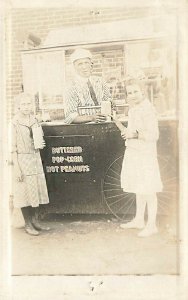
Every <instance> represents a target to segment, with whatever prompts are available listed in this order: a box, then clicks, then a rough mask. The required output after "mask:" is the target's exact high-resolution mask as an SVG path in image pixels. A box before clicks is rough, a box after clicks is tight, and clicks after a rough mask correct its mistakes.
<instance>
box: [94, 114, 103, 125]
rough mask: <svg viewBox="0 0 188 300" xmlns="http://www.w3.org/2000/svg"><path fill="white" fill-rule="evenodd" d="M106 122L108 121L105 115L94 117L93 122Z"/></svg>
mask: <svg viewBox="0 0 188 300" xmlns="http://www.w3.org/2000/svg"><path fill="white" fill-rule="evenodd" d="M105 121H106V116H105V115H101V114H98V115H93V122H96V123H103V122H105Z"/></svg>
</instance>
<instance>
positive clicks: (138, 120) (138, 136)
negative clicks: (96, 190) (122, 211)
mask: <svg viewBox="0 0 188 300" xmlns="http://www.w3.org/2000/svg"><path fill="white" fill-rule="evenodd" d="M126 92H127V100H128V102H129V105H130V109H129V112H128V127H127V128H126V127H124V126H123V125H122V124H120V123H119V122H117V121H116V123H118V124H117V125H118V126H119V128H120V130H121V135H122V137H123V138H124V139H125V145H126V150H125V154H124V160H123V164H122V170H121V187H122V189H123V190H124V192H128V193H135V194H136V216H135V218H134V219H133V220H132V221H131V222H129V223H126V224H121V225H120V226H121V228H138V229H143V230H142V231H140V232H139V234H138V236H140V237H146V236H150V235H152V234H154V233H157V231H158V229H157V226H156V215H157V195H156V193H157V192H161V191H162V182H161V177H160V172H159V165H158V160H157V147H156V143H157V140H158V138H159V130H158V121H157V115H156V111H155V108H154V107H153V105H152V104H151V102H150V101H149V100H148V99H147V98H146V96H145V91H144V87H143V82H142V81H140V80H137V79H132V80H131V81H129V82H128V83H127V84H126ZM146 206H147V212H148V220H147V223H146V225H145V222H144V214H145V209H146Z"/></svg>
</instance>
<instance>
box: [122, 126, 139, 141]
mask: <svg viewBox="0 0 188 300" xmlns="http://www.w3.org/2000/svg"><path fill="white" fill-rule="evenodd" d="M121 136H122V138H123V139H124V140H126V139H136V138H138V133H137V132H130V131H129V130H128V129H127V128H125V129H124V130H122V132H121Z"/></svg>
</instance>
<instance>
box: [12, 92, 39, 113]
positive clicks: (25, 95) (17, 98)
mask: <svg viewBox="0 0 188 300" xmlns="http://www.w3.org/2000/svg"><path fill="white" fill-rule="evenodd" d="M24 98H30V99H31V102H32V103H33V104H34V97H33V96H32V95H31V94H29V93H25V92H22V93H20V94H18V95H16V96H15V97H14V112H15V113H17V112H18V111H19V109H20V102H21V101H22V99H24Z"/></svg>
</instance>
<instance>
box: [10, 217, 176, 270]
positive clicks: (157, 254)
mask: <svg viewBox="0 0 188 300" xmlns="http://www.w3.org/2000/svg"><path fill="white" fill-rule="evenodd" d="M43 223H44V224H46V225H49V226H50V227H51V230H50V231H49V232H41V234H40V235H39V236H30V235H28V234H26V233H25V231H24V228H23V227H22V225H23V224H22V225H19V226H18V225H17V227H19V228H15V225H14V226H12V237H11V240H12V246H11V249H12V264H11V265H12V275H18V276H19V275H22V276H24V275H33V276H36V275H38V276H40V275H43V276H45V275H56V276H59V275H69V276H70V275H86V276H90V275H92V276H94V275H150V274H155V275H156V274H162V275H165V274H168V275H175V274H178V271H179V270H178V240H177V238H176V236H175V235H174V233H173V232H172V231H171V230H170V229H169V228H168V227H167V226H166V223H165V222H162V220H161V221H160V226H159V233H158V234H155V235H153V236H151V237H147V238H140V237H138V236H137V233H138V232H139V231H138V230H136V229H121V228H120V226H119V225H120V224H121V222H120V221H119V220H117V219H115V218H114V217H113V216H104V215H68V216H67V215H64V216H63V215H52V216H48V217H47V218H45V219H44V220H43Z"/></svg>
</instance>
